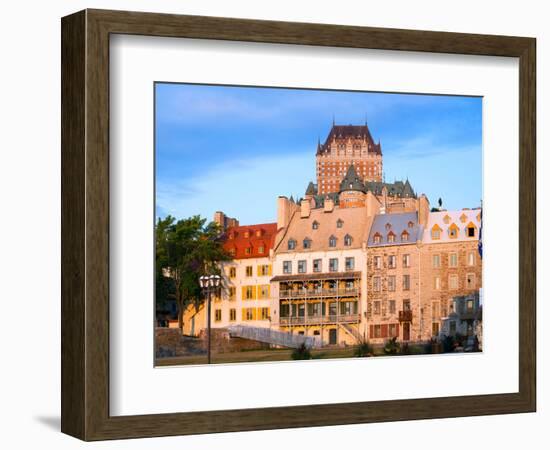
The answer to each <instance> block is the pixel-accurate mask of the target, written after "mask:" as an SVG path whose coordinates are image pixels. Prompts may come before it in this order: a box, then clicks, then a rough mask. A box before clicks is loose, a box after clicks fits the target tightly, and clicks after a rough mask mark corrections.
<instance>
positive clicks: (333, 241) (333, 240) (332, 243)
mask: <svg viewBox="0 0 550 450" xmlns="http://www.w3.org/2000/svg"><path fill="white" fill-rule="evenodd" d="M328 246H329V247H336V237H335V236H331V237H329V238H328Z"/></svg>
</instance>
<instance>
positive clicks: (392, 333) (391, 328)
mask: <svg viewBox="0 0 550 450" xmlns="http://www.w3.org/2000/svg"><path fill="white" fill-rule="evenodd" d="M388 333H389V337H397V336H398V332H397V324H396V323H390V324H389V325H388Z"/></svg>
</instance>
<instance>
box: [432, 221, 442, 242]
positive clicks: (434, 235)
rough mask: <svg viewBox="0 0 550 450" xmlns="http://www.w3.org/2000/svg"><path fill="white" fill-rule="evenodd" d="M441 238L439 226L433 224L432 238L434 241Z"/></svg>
mask: <svg viewBox="0 0 550 450" xmlns="http://www.w3.org/2000/svg"><path fill="white" fill-rule="evenodd" d="M440 238H441V228H440V227H439V225H437V224H435V225H434V226H433V227H432V239H433V240H434V241H437V240H439V239H440Z"/></svg>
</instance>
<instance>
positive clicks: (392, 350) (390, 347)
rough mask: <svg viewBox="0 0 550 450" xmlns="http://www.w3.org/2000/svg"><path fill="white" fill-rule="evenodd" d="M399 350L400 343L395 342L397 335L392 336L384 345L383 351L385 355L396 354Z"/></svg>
mask: <svg viewBox="0 0 550 450" xmlns="http://www.w3.org/2000/svg"><path fill="white" fill-rule="evenodd" d="M400 351H401V345H400V344H399V342H397V337H392V338H391V339H390V340H389V341H388V342H386V345H385V346H384V353H385V354H386V355H396V354H397V353H399V352H400Z"/></svg>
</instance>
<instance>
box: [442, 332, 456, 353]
mask: <svg viewBox="0 0 550 450" xmlns="http://www.w3.org/2000/svg"><path fill="white" fill-rule="evenodd" d="M442 343H443V353H451V352H453V351H454V349H455V340H454V338H453V337H452V336H444V337H443V341H442Z"/></svg>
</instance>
